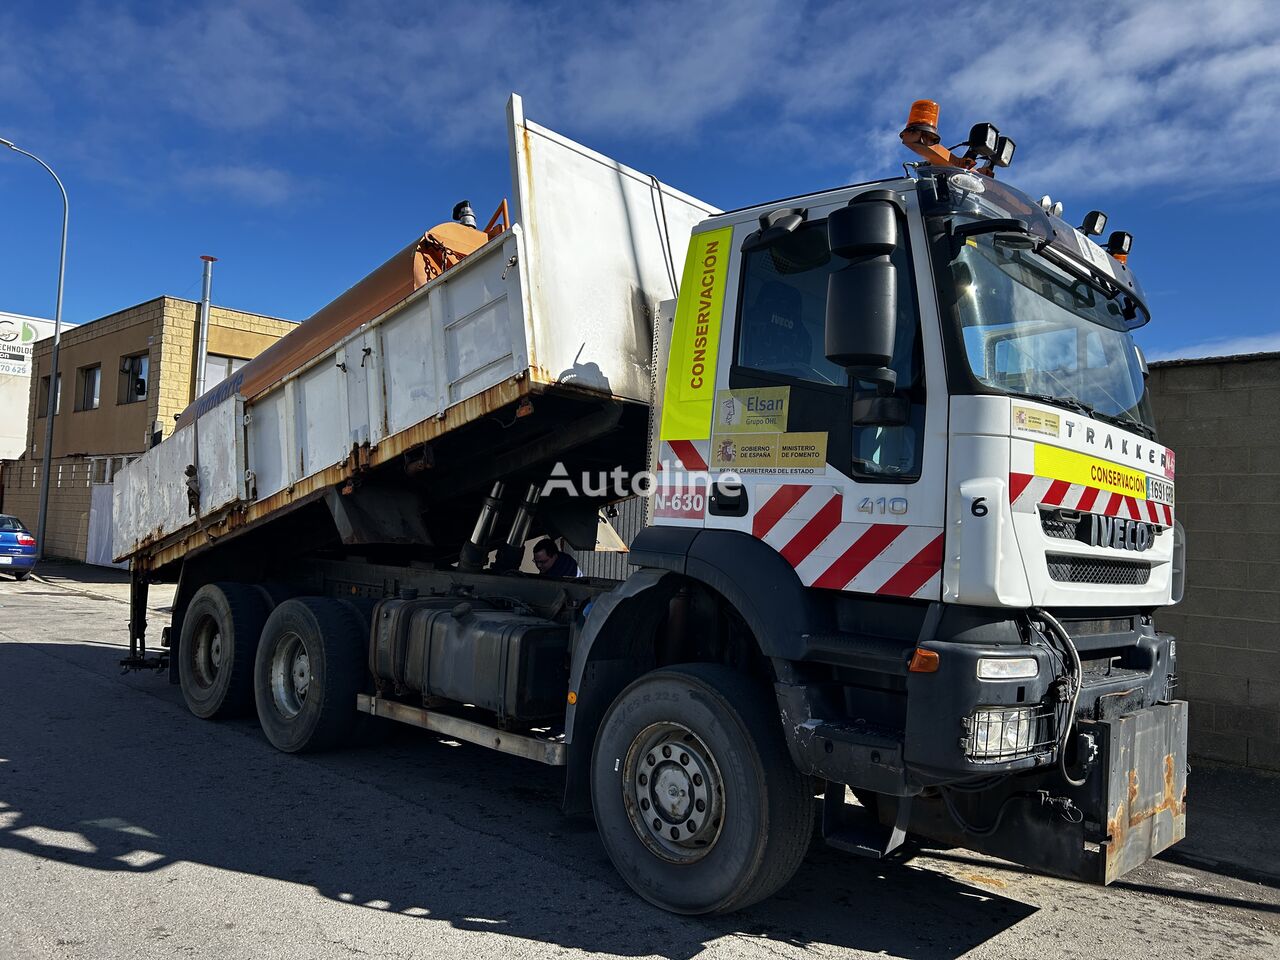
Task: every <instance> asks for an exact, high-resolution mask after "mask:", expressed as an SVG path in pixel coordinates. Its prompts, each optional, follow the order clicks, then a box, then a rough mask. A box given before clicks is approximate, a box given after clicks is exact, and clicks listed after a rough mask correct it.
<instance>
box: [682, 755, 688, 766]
mask: <svg viewBox="0 0 1280 960" xmlns="http://www.w3.org/2000/svg"><path fill="white" fill-rule="evenodd" d="M680 762H681V763H682V764H683V765H684V766H686V767H687V766H688V765H689V755H688V754H687V753H682V754H680Z"/></svg>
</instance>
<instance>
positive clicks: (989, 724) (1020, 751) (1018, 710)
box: [964, 707, 1041, 760]
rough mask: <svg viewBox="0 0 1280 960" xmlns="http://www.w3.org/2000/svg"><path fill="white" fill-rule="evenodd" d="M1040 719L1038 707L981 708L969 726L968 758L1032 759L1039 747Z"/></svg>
mask: <svg viewBox="0 0 1280 960" xmlns="http://www.w3.org/2000/svg"><path fill="white" fill-rule="evenodd" d="M1040 719H1041V718H1040V717H1039V716H1038V714H1037V711H1036V708H1035V707H981V708H979V709H977V710H975V711H974V712H973V714H972V715H971V716H970V717H969V719H968V720H966V721H965V727H966V728H967V729H968V734H969V735H968V736H967V737H966V738H965V741H964V752H965V755H966V756H968V757H969V758H970V759H973V760H1015V759H1017V758H1019V757H1025V756H1029V755H1031V754H1032V753H1034V752H1035V751H1036V748H1037V746H1038V743H1037V739H1036V731H1037V729H1038V727H1039V724H1040Z"/></svg>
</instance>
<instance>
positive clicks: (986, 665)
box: [978, 657, 1040, 680]
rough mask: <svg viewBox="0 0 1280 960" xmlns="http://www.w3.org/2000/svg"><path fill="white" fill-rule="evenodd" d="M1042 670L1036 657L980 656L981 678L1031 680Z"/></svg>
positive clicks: (979, 675)
mask: <svg viewBox="0 0 1280 960" xmlns="http://www.w3.org/2000/svg"><path fill="white" fill-rule="evenodd" d="M1039 672H1040V663H1039V661H1038V660H1036V658H1035V657H980V658H978V679H979V680H1029V679H1030V678H1031V677H1034V676H1035V675H1036V674H1038V673H1039Z"/></svg>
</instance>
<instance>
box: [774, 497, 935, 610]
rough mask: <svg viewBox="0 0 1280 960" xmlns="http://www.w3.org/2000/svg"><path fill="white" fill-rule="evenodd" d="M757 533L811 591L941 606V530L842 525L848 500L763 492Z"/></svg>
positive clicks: (882, 525) (891, 525)
mask: <svg viewBox="0 0 1280 960" xmlns="http://www.w3.org/2000/svg"><path fill="white" fill-rule="evenodd" d="M754 492H755V496H754V497H753V500H754V502H755V503H758V504H759V506H758V507H757V508H756V511H755V514H754V515H753V516H752V519H751V533H752V535H753V536H755V537H758V538H759V539H761V540H763V541H764V542H765V543H767V544H769V545H770V546H772V547H773V548H774V549H775V550H777V551H778V552H779V553H780V554H781V555H782V556H783V558H784V559H785V560H786V561H787V562H788V563H790V564H791V565H792V566H793V567H795V569H796V573H797V574H798V575H799V577H800V580H801V582H802V583H804V584H805V585H806V586H811V587H824V588H827V589H830V590H846V591H852V592H856V593H876V594H881V595H888V596H896V597H920V598H926V599H931V598H937V597H938V596H939V594H940V591H941V586H942V537H943V533H942V530H941V529H939V528H937V527H922V526H912V525H908V524H901V523H872V522H853V521H845V520H844V519H843V512H844V509H845V499H844V496H843V494H842V493H841V491H840V488H838V487H834V486H829V485H814V484H806V483H784V484H780V485H771V484H760V485H757V486H756V488H755V491H754Z"/></svg>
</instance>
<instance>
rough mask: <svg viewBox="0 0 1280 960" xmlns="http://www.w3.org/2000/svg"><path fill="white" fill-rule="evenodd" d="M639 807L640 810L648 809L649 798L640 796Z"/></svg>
mask: <svg viewBox="0 0 1280 960" xmlns="http://www.w3.org/2000/svg"><path fill="white" fill-rule="evenodd" d="M640 809H641V810H648V809H649V799H648V798H647V797H641V798H640Z"/></svg>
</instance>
